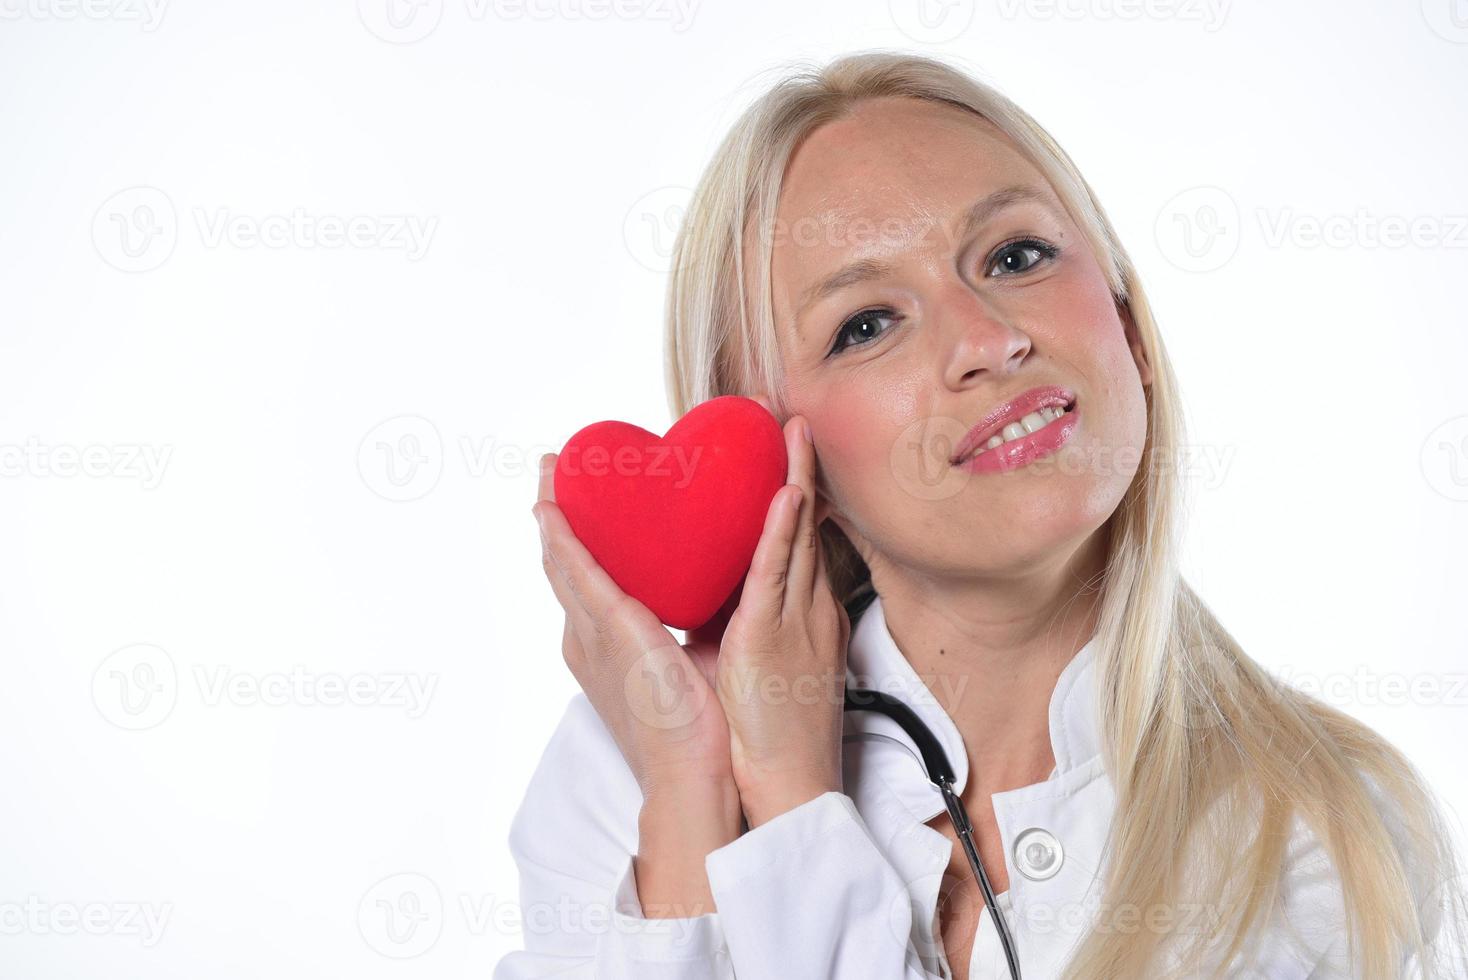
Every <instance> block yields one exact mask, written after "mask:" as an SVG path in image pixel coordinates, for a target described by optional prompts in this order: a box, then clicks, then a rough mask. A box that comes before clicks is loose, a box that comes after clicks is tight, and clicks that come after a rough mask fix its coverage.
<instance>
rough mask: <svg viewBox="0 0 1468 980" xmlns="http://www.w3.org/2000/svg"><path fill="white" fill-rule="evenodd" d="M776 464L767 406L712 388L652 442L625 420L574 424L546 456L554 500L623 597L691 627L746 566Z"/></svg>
mask: <svg viewBox="0 0 1468 980" xmlns="http://www.w3.org/2000/svg"><path fill="white" fill-rule="evenodd" d="M786 467H787V461H786V457H785V435H784V432H783V431H782V430H781V427H780V423H779V422H778V421H777V420H776V419H775V417H774V416H773V415H771V414H770V412H769V410H767V409H766V408H765V407H764V406H763V405H761V404H760V403H759V402H757V401H754V400H753V399H749V398H744V397H741V396H739V395H721V396H719V397H718V398H711V399H709V400H708V401H706V402H704V403H703V404H701V405H698V406H696V407H694V408H693V410H692V411H690V412H689V413H688V414H687V415H684V416H683V417H682V418H681V419H679V420H678V421H677V422H676V423H675V424H674V425H673V427H672V428H671V429H669V430H668V434H667V435H665V436H661V437H659V436H656V435H654V434H653V433H651V432H648V431H647V430H646V429H640V428H638V427H637V426H635V425H630V424H628V423H626V422H611V421H608V422H594V423H592V424H591V425H588V426H586V427H585V428H583V429H581V430H580V431H579V432H577V433H576V434H575V435H573V436H572V437H571V438H570V439H569V440H568V441H567V442H566V445H565V448H564V449H562V450H561V452H560V456H559V458H557V460H556V472H555V476H554V480H555V493H556V504H557V505H558V506H559V507H560V508H561V511H562V512H563V513H564V514H565V515H566V520H567V521H568V522H569V523H570V525H571V530H573V531H575V532H576V537H577V538H579V539H580V540H581V543H582V544H584V545H585V546H586V549H587V550H588V551H590V552H591V554H592V556H593V557H594V558H596V560H597V562H599V563H600V564H601V566H602V568H604V569H606V571H607V574H608V575H610V576H611V577H612V580H613V581H615V582H616V583H617V585H618V586H620V587H621V589H622V591H623V592H626V593H627V594H628V595H630V596H632V597H633V598H634V599H637V600H638V601H639V602H641V603H642V604H643V605H645V606H647V608H648V609H650V610H652V612H653V614H654V615H655V616H657V617H658V619H659V620H661V621H662V622H663V623H664V624H666V625H668V626H671V627H673V628H674V629H682V630H691V629H696V628H698V627H700V626H703V625H704V624H705V623H707V622H708V621H709V620H710V619H712V618H713V617H714V614H715V613H717V612H719V609H720V607H721V606H723V605H724V602H725V600H727V599H729V598H730V597H731V596H732V594H733V592H734V589H735V588H736V587H738V586H739V585H740V583H741V581H742V580H743V578H744V576H745V573H747V572H748V571H749V565H750V562H751V561H753V559H754V551H755V546H756V545H757V544H758V543H759V538H760V533H761V531H762V530H763V528H764V522H765V515H766V514H767V513H768V512H769V509H770V501H771V500H773V499H774V496H775V494H776V493H778V492H779V490H780V488H781V487H783V486H784V485H785V476H786V474H787V472H788V471H787V468H786Z"/></svg>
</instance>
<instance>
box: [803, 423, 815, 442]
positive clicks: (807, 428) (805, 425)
mask: <svg viewBox="0 0 1468 980" xmlns="http://www.w3.org/2000/svg"><path fill="white" fill-rule="evenodd" d="M800 424H801V428H803V429H805V441H806V442H815V441H816V440H815V437H814V436H812V435H811V434H810V423H809V422H807V421H806V420H805V419H801V420H800Z"/></svg>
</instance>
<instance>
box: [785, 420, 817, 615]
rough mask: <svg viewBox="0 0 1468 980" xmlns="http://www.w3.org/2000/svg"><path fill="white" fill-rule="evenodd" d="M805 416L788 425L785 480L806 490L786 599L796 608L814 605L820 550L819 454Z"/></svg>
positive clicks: (801, 507)
mask: <svg viewBox="0 0 1468 980" xmlns="http://www.w3.org/2000/svg"><path fill="white" fill-rule="evenodd" d="M807 425H808V423H807V422H806V419H805V416H803V415H795V416H792V417H791V419H790V422H789V424H787V425H786V426H785V450H786V456H787V457H788V459H789V475H788V476H787V477H786V479H785V482H787V483H793V484H795V485H796V486H798V487H800V489H801V490H802V491H803V494H802V498H801V503H800V515H799V520H798V522H797V524H796V528H795V540H794V542H793V543H792V546H791V554H790V575H789V579H788V582H787V584H786V602H787V603H790V602H793V603H796V606H795V608H798V609H808V608H810V603H811V596H812V594H813V592H814V588H813V587H814V584H815V571H816V552H817V551H818V550H819V549H818V548H817V543H816V519H815V510H816V488H815V477H816V466H815V461H816V453H815V447H814V446H813V445H811V441H810V440H809V439H807V438H806V436H805V432H806V426H807Z"/></svg>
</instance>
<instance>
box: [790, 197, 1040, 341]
mask: <svg viewBox="0 0 1468 980" xmlns="http://www.w3.org/2000/svg"><path fill="white" fill-rule="evenodd" d="M1027 201H1029V202H1035V203H1038V204H1041V205H1044V206H1045V207H1046V208H1050V209H1051V210H1053V208H1052V207H1051V204H1050V198H1049V196H1048V195H1046V194H1045V193H1044V192H1043V191H1041V190H1040V189H1038V188H1035V187H1031V186H1028V185H1025V184H1016V185H1013V186H1010V187H1001V188H1000V189H999V190H997V191H994V192H992V193H990V194H986V195H985V196H984V197H981V198H979V200H977V201H976V202H974V203H973V204H972V205H970V206H969V208H968V210H966V211H964V212H963V213H962V214H961V215H959V216H958V220H957V221H955V222H954V225H953V239H954V240H955V241H956V240H958V239H960V238H963V237H964V236H966V235H968V234H969V233H970V232H972V231H973V230H974V229H976V228H979V227H981V226H982V225H983V224H984V223H985V222H987V221H989V220H990V219H991V218H993V217H994V215H996V214H998V213H999V212H1000V211H1003V210H1004V209H1005V208H1008V207H1012V206H1014V205H1016V204H1020V203H1023V202H1027ZM892 270H893V266H892V264H891V263H888V262H881V261H878V260H876V259H857V260H856V261H854V262H849V263H847V264H846V265H844V266H842V267H841V268H840V269H838V270H836V271H835V272H833V273H832V274H831V275H829V276H827V277H826V278H824V279H822V280H820V281H819V282H816V283H812V284H811V285H810V286H808V287H806V289H805V291H804V292H803V293H802V294H801V298H800V303H799V305H798V306H797V307H796V309H795V319H796V321H797V322H799V319H800V316H801V314H802V313H804V312H805V309H806V307H808V306H810V305H811V304H812V303H815V302H817V301H819V300H822V299H825V298H826V297H827V296H830V295H831V294H832V293H834V292H836V291H838V290H841V289H845V288H846V287H847V286H854V285H856V284H857V283H859V282H865V281H867V280H868V279H878V278H881V277H882V276H884V275H887V274H888V273H890V272H891V271H892Z"/></svg>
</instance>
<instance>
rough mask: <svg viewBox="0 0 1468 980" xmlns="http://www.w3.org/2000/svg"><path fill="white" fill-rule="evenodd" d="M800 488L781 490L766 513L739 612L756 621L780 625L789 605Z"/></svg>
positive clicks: (788, 487) (740, 601) (791, 487)
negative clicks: (787, 591)
mask: <svg viewBox="0 0 1468 980" xmlns="http://www.w3.org/2000/svg"><path fill="white" fill-rule="evenodd" d="M800 493H801V490H800V488H799V487H793V486H790V485H789V484H786V485H785V486H783V487H781V488H780V489H779V491H778V492H777V493H776V494H775V497H774V499H773V500H771V501H770V509H769V510H768V511H766V512H765V526H764V530H762V531H761V532H760V539H759V544H758V545H756V546H755V549H754V560H753V561H752V562H750V565H749V574H748V577H747V578H746V579H745V582H744V594H743V595H742V596H741V597H740V599H739V610H740V612H744V611H745V610H746V609H747V610H748V613H749V615H751V616H754V617H755V619H756V621H758V622H761V623H766V624H778V623H779V622H780V615H781V610H782V609H783V607H784V603H785V582H786V579H787V577H788V575H789V571H790V548H791V545H792V543H793V542H794V539H795V528H796V523H797V520H796V519H797V517H798V514H797V513H796V509H795V506H794V502H795V500H796V498H797V496H798V495H799V494H800Z"/></svg>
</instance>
